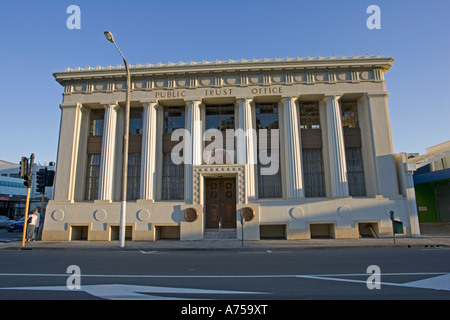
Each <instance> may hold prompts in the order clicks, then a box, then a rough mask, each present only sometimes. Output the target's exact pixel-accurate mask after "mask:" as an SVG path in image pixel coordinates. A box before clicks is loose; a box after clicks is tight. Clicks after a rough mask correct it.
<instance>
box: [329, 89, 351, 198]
mask: <svg viewBox="0 0 450 320" xmlns="http://www.w3.org/2000/svg"><path fill="white" fill-rule="evenodd" d="M339 98H340V97H339V96H325V98H324V101H325V103H326V107H325V110H326V121H327V141H328V163H329V168H330V180H331V181H330V182H331V196H332V197H333V198H335V197H348V196H349V192H348V180H347V164H346V162H345V146H344V133H343V130H342V121H341V111H340V107H339V101H338V100H339Z"/></svg>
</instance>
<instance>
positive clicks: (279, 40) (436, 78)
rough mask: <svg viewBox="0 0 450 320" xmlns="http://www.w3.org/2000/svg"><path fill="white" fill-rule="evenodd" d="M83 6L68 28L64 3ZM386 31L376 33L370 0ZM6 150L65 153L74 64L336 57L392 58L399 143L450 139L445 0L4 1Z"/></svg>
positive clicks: (10, 153) (0, 50) (0, 77)
mask: <svg viewBox="0 0 450 320" xmlns="http://www.w3.org/2000/svg"><path fill="white" fill-rule="evenodd" d="M72 4H73V5H77V6H79V7H80V9H81V29H80V30H69V29H68V28H67V26H66V21H67V19H68V18H69V16H70V14H67V13H66V10H67V7H68V6H70V5H72ZM372 4H375V5H378V6H379V7H380V9H381V29H380V30H369V29H368V28H367V27H366V20H367V19H368V17H369V16H370V15H369V14H367V13H366V9H367V7H368V6H369V5H372ZM0 10H1V11H0V61H1V62H2V64H3V65H2V68H1V69H0V93H1V96H0V108H1V109H0V111H1V113H0V117H1V122H0V123H1V125H0V136H1V138H2V139H1V144H0V159H1V160H7V161H11V162H18V161H19V160H20V157H21V156H23V155H25V156H29V155H30V154H31V153H35V155H36V160H37V161H41V162H48V161H54V160H56V154H57V145H58V135H59V123H60V109H59V104H60V103H61V102H62V92H63V88H62V87H61V86H60V85H59V84H58V83H57V82H56V81H55V80H54V78H53V75H52V73H53V72H56V71H64V69H65V67H71V68H74V67H77V66H80V67H86V66H88V65H89V66H97V65H101V66H107V65H109V64H111V65H117V64H119V63H122V61H121V59H120V56H119V55H118V54H117V52H116V51H115V48H114V47H113V46H112V44H111V43H109V42H107V41H106V40H105V39H104V36H103V31H105V30H109V31H111V32H112V33H113V34H114V37H115V39H116V41H117V43H118V44H119V46H120V48H121V50H122V51H123V52H124V54H125V55H126V57H127V59H128V62H129V63H131V64H137V63H141V64H146V63H147V62H150V63H157V62H158V61H161V62H162V63H167V62H169V61H172V62H179V61H180V60H183V61H191V60H195V61H202V60H216V59H221V60H228V59H230V58H232V59H241V58H246V59H252V58H253V57H256V58H258V59H262V58H264V57H268V58H275V57H277V56H278V57H280V58H285V57H287V56H291V57H297V56H302V57H307V56H312V57H318V56H319V55H323V56H324V57H328V56H330V55H331V54H333V55H335V56H340V55H342V54H345V55H347V56H351V55H353V54H355V53H356V54H358V55H364V54H366V53H368V54H369V55H376V54H377V53H380V54H381V55H382V56H385V57H393V58H394V59H395V62H394V66H393V67H392V69H391V70H390V71H389V72H388V73H387V74H386V81H387V90H388V92H389V94H390V95H389V100H388V102H389V111H390V117H391V127H392V135H393V142H394V151H395V152H419V153H424V152H425V148H426V147H429V146H432V145H435V144H438V143H441V142H444V141H447V140H450V128H449V127H450V121H449V119H450V98H449V96H448V92H449V89H450V22H449V21H450V19H449V18H450V1H448V0H428V1H424V0H422V1H418V0H395V1H393V0H390V1H384V0H370V1H366V0H341V1H331V0H328V1H323V0H315V1H312V0H311V1H303V0H296V1H289V0H277V1H274V0H273V1H267V0H256V1H252V0H222V1H217V0H209V1H208V0H179V1H176V0H164V1H139V0H135V1H134V0H130V1H112V0H110V1H103V0H98V1H82V0H71V1H56V0H54V1H21V0H15V1H11V0H10V1H5V0H0Z"/></svg>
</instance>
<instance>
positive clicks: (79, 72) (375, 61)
mask: <svg viewBox="0 0 450 320" xmlns="http://www.w3.org/2000/svg"><path fill="white" fill-rule="evenodd" d="M393 62H394V59H393V58H384V57H381V56H380V55H379V54H378V55H376V56H369V55H367V54H366V55H364V56H357V55H353V56H351V57H347V56H345V55H342V56H340V57H335V56H333V55H332V56H330V57H323V56H319V57H318V58H312V57H307V58H302V57H297V58H291V57H287V58H284V59H280V58H278V57H277V58H275V59H268V58H264V59H256V58H254V59H251V60H247V59H241V60H232V59H229V60H225V61H222V60H216V61H206V60H204V61H202V62H195V61H191V62H183V61H180V62H178V63H172V62H168V63H167V64H162V63H160V62H158V63H157V64H150V63H147V64H146V65H141V64H136V65H132V66H131V67H130V70H131V74H132V76H134V77H167V76H175V75H177V76H178V75H186V76H189V75H199V74H207V73H209V74H210V73H247V72H249V73H251V72H272V71H284V72H286V71H288V72H289V71H299V70H303V71H305V70H310V71H314V70H318V69H323V70H326V69H329V70H333V69H349V68H352V69H353V68H355V69H358V68H359V69H367V68H370V69H378V70H382V71H383V72H386V71H388V70H389V69H390V68H391V66H392V64H393ZM53 75H54V77H55V79H56V81H58V82H59V83H60V84H63V83H65V82H67V81H76V80H95V79H106V78H110V79H111V78H122V77H125V67H124V66H123V65H118V66H116V67H113V66H107V67H101V66H97V67H89V66H88V67H86V68H80V67H77V68H75V69H71V68H66V70H65V71H63V72H55V73H54V74H53Z"/></svg>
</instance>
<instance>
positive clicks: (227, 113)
mask: <svg viewBox="0 0 450 320" xmlns="http://www.w3.org/2000/svg"><path fill="white" fill-rule="evenodd" d="M234 127H235V126H234V105H232V104H231V105H213V106H207V107H206V128H205V129H206V130H208V129H217V130H220V131H226V130H227V129H234Z"/></svg>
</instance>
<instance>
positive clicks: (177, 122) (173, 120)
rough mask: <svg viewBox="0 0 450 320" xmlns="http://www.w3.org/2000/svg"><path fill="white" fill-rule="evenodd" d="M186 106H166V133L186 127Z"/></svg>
mask: <svg viewBox="0 0 450 320" xmlns="http://www.w3.org/2000/svg"><path fill="white" fill-rule="evenodd" d="M184 113H185V111H184V107H165V108H164V133H172V132H174V131H175V130H177V129H183V128H184Z"/></svg>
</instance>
